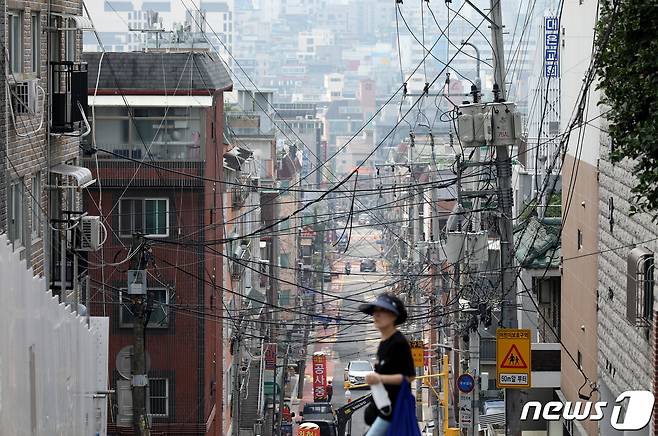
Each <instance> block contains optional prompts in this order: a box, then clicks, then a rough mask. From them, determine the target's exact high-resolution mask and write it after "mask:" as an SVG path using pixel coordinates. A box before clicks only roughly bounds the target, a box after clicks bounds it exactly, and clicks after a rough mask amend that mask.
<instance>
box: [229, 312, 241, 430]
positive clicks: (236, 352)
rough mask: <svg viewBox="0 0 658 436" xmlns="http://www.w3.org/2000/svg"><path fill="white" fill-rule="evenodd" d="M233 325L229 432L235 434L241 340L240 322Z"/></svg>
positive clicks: (237, 425) (238, 401) (238, 404)
mask: <svg viewBox="0 0 658 436" xmlns="http://www.w3.org/2000/svg"><path fill="white" fill-rule="evenodd" d="M238 322H240V321H238ZM235 327H236V332H235V336H234V338H233V340H234V341H235V342H234V344H235V345H234V346H233V362H232V367H233V368H232V369H233V393H232V394H231V398H232V399H233V408H232V411H231V412H232V416H231V418H232V419H231V421H232V424H231V427H232V431H231V434H234V435H237V434H240V362H241V358H240V342H242V337H241V335H240V333H241V324H238V325H237V326H235Z"/></svg>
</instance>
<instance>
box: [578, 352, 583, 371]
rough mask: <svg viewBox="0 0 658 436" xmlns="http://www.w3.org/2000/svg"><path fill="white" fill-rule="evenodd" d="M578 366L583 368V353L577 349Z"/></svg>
mask: <svg viewBox="0 0 658 436" xmlns="http://www.w3.org/2000/svg"><path fill="white" fill-rule="evenodd" d="M578 368H579V369H583V353H581V352H580V350H578Z"/></svg>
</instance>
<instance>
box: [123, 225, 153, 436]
mask: <svg viewBox="0 0 658 436" xmlns="http://www.w3.org/2000/svg"><path fill="white" fill-rule="evenodd" d="M131 251H132V252H136V251H137V252H138V254H136V255H135V256H134V257H133V258H132V260H131V270H130V271H128V294H129V295H131V296H132V299H133V316H134V319H133V336H134V341H135V343H134V345H133V356H132V359H131V374H132V381H131V384H132V400H133V426H134V428H135V434H137V435H139V436H148V435H149V434H150V431H149V423H148V416H147V414H146V387H147V386H148V376H147V374H146V350H145V344H144V342H145V337H144V336H145V331H146V299H147V296H146V292H147V286H146V257H145V255H144V242H143V238H142V235H141V234H139V233H135V234H133V238H132V247H131Z"/></svg>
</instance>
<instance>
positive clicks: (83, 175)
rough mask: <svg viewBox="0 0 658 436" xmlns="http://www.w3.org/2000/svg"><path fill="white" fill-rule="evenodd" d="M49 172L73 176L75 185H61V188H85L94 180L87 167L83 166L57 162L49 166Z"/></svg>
mask: <svg viewBox="0 0 658 436" xmlns="http://www.w3.org/2000/svg"><path fill="white" fill-rule="evenodd" d="M50 172H51V173H53V174H59V175H61V176H68V177H73V178H74V179H75V181H76V185H61V186H60V187H61V188H86V187H87V186H89V185H91V184H93V183H94V182H96V179H94V178H92V176H91V171H90V170H89V168H85V167H78V166H75V165H68V164H57V165H55V166H53V167H51V168H50Z"/></svg>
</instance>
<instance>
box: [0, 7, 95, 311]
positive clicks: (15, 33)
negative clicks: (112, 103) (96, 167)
mask: <svg viewBox="0 0 658 436" xmlns="http://www.w3.org/2000/svg"><path fill="white" fill-rule="evenodd" d="M0 11H1V12H2V13H1V17H2V22H1V24H2V29H3V32H2V33H0V35H1V38H2V48H3V53H4V56H2V63H3V71H5V75H3V79H2V80H3V86H2V94H1V95H2V104H1V105H0V111H1V112H2V115H1V116H0V126H1V129H0V130H1V131H2V134H1V138H2V140H3V144H6V155H5V153H4V150H3V156H2V161H3V162H2V167H1V170H0V173H1V176H0V181H1V182H2V184H3V189H2V196H1V197H0V205H1V206H0V229H2V230H3V231H5V232H6V233H7V235H8V237H9V240H10V241H11V242H12V244H13V248H14V250H15V251H17V252H19V253H20V257H21V259H25V260H26V261H27V264H28V266H30V267H32V268H33V271H34V273H35V275H40V276H45V277H47V278H48V280H49V284H50V288H51V289H52V290H53V292H54V293H55V294H57V295H60V296H61V298H62V301H63V302H65V303H70V304H72V305H73V307H77V304H78V303H81V302H82V298H81V294H82V293H81V292H80V288H79V286H80V285H79V284H80V283H81V280H78V279H79V278H80V277H81V276H82V275H84V273H85V269H84V268H83V267H82V265H83V264H84V261H83V260H82V261H81V262H80V264H81V265H80V268H79V269H78V271H77V272H78V273H79V276H78V277H73V264H74V263H76V262H74V258H75V256H74V251H73V250H72V249H73V248H75V247H74V246H73V241H74V234H75V233H76V231H75V230H71V227H72V226H73V227H75V225H76V222H77V219H78V218H79V217H80V212H81V208H80V192H81V191H80V190H81V189H82V188H83V187H84V186H88V185H90V184H93V179H92V178H91V173H90V172H89V171H87V170H86V169H84V168H82V167H80V166H78V156H79V150H80V137H81V136H84V135H85V134H86V133H88V132H89V126H88V123H87V122H86V119H85V114H84V113H85V111H86V105H87V100H86V87H84V86H83V87H80V86H79V85H80V84H83V83H86V81H87V76H86V74H87V73H86V66H85V65H84V63H82V62H81V47H82V45H81V38H82V32H83V31H84V30H88V29H89V28H90V26H89V23H88V21H87V20H85V19H84V18H83V17H82V16H81V15H82V3H81V2H80V1H76V0H70V1H60V0H54V1H45V0H39V1H37V0H35V1H2V2H0ZM5 84H6V85H5ZM4 148H5V146H4V145H3V149H4ZM65 211H68V212H70V213H65ZM63 220H66V222H65V221H63ZM62 242H63V244H62ZM60 247H63V250H61V249H60ZM62 254H63V255H64V256H65V259H66V261H65V263H64V268H62V262H61V259H63V258H64V257H63V256H62ZM62 272H64V274H65V280H60V276H61V275H62Z"/></svg>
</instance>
